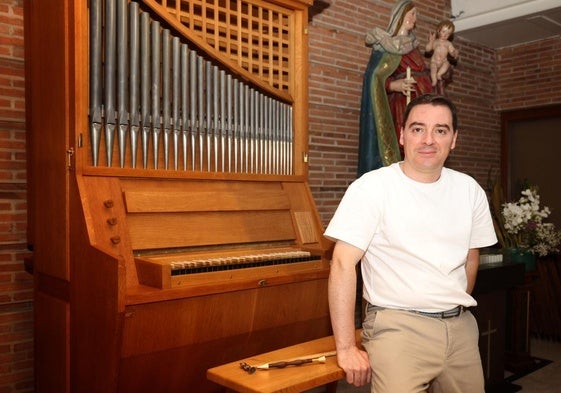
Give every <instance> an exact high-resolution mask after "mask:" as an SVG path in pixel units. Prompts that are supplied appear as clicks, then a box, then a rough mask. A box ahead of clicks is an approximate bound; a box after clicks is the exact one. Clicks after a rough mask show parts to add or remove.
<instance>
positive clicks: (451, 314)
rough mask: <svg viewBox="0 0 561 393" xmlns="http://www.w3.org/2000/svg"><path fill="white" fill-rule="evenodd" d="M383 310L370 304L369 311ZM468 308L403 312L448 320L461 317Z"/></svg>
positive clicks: (458, 307)
mask: <svg viewBox="0 0 561 393" xmlns="http://www.w3.org/2000/svg"><path fill="white" fill-rule="evenodd" d="M371 308H374V309H380V310H381V309H383V308H384V307H379V306H374V305H372V304H368V311H369V310H370V309H371ZM467 309H468V308H467V307H464V306H457V307H454V308H453V309H451V310H446V311H440V312H426V311H417V310H403V311H408V312H412V313H415V314H419V315H423V316H425V317H431V318H440V319H446V318H455V317H459V316H460V315H462V313H463V312H464V311H466V310H467Z"/></svg>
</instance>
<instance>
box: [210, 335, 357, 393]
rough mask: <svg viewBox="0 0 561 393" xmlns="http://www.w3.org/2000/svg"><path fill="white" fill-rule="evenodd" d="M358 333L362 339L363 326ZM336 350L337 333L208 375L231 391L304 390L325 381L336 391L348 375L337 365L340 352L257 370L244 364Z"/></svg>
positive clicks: (212, 369)
mask: <svg viewBox="0 0 561 393" xmlns="http://www.w3.org/2000/svg"><path fill="white" fill-rule="evenodd" d="M356 337H357V342H358V343H360V329H359V330H357V331H356ZM334 350H335V341H334V339H333V336H328V337H323V338H320V339H317V340H312V341H307V342H305V343H301V344H297V345H293V346H291V347H286V348H282V349H279V350H276V351H272V352H267V353H263V354H260V355H255V356H252V357H249V358H246V359H240V360H239V361H236V362H232V363H227V364H224V365H222V366H218V367H214V368H211V369H209V370H208V371H207V378H208V379H209V380H211V381H213V382H216V383H218V384H220V385H222V386H224V387H226V388H228V389H229V390H230V391H234V392H239V393H275V392H277V393H281V392H282V393H289V392H303V391H306V390H309V389H313V388H315V387H318V386H323V385H328V386H327V391H328V392H333V393H334V392H335V391H336V388H337V381H338V380H339V379H341V378H343V377H344V376H345V373H344V372H343V370H342V369H341V368H340V367H339V366H338V365H337V358H336V356H329V357H327V358H326V361H325V363H308V364H302V365H300V366H287V367H285V368H271V369H267V370H257V371H255V372H254V373H253V374H250V373H248V372H247V371H244V370H243V369H242V368H241V367H240V363H241V362H245V363H247V364H249V365H251V366H256V365H261V364H265V363H270V362H278V361H282V360H291V359H296V358H310V357H315V356H316V355H318V354H322V353H327V352H332V351H334ZM310 355H311V356H310Z"/></svg>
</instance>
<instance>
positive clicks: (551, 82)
mask: <svg viewBox="0 0 561 393" xmlns="http://www.w3.org/2000/svg"><path fill="white" fill-rule="evenodd" d="M497 60H498V63H497V74H498V78H497V97H496V100H495V105H496V108H497V109H499V110H509V109H515V108H528V107H537V106H547V105H550V104H558V103H559V102H561V77H560V75H561V39H559V37H557V38H551V39H547V40H542V41H539V42H535V43H532V44H529V45H525V46H518V47H511V48H504V49H501V50H499V51H498V54H497Z"/></svg>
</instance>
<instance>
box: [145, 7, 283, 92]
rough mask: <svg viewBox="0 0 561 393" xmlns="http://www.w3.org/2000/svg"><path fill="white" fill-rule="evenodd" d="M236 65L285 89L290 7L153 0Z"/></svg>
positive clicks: (278, 87)
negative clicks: (288, 8)
mask: <svg viewBox="0 0 561 393" xmlns="http://www.w3.org/2000/svg"><path fill="white" fill-rule="evenodd" d="M156 2H157V3H158V4H160V5H161V6H162V7H164V8H165V9H166V10H167V12H168V13H169V14H171V15H173V16H174V17H175V18H176V19H177V20H178V21H179V22H181V23H182V24H183V25H184V26H185V27H187V28H188V29H190V30H191V31H194V32H196V33H197V34H199V35H200V37H201V38H202V39H203V40H204V41H205V42H206V43H208V44H209V45H210V46H212V47H213V48H214V49H216V50H217V51H219V52H220V53H223V54H225V55H226V56H227V57H228V58H229V59H231V60H232V61H233V62H235V63H237V64H238V66H240V67H242V68H244V69H245V70H247V71H248V72H250V73H251V74H253V75H255V76H257V77H258V78H260V79H261V80H263V81H264V82H266V83H268V84H269V85H271V86H273V87H275V88H277V89H279V90H282V91H286V92H289V91H290V86H289V84H290V73H291V70H292V63H291V55H290V53H291V45H293V42H294V40H293V38H292V34H293V31H294V29H293V23H294V21H293V11H291V10H287V9H284V8H282V7H278V6H274V5H271V4H263V3H262V2H253V1H248V0H242V1H238V0H190V1H177V0H157V1H156Z"/></svg>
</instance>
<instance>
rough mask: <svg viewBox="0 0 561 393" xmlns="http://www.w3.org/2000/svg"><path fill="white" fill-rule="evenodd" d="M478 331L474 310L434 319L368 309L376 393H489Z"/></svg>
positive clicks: (366, 330)
mask: <svg viewBox="0 0 561 393" xmlns="http://www.w3.org/2000/svg"><path fill="white" fill-rule="evenodd" d="M478 339H479V331H478V328H477V322H476V321H475V318H474V316H473V315H472V314H471V312H469V311H464V312H462V313H461V314H460V315H459V316H457V317H453V318H445V319H441V318H433V317H429V316H423V315H419V314H415V313H413V312H409V311H401V310H391V309H379V308H376V307H372V306H369V307H368V309H367V311H366V315H365V319H364V323H363V332H362V344H363V345H364V348H365V349H366V351H367V352H368V357H369V359H370V366H371V368H372V390H371V391H372V393H421V392H431V393H484V391H485V390H484V378H483V369H482V367H481V358H480V356H479V348H478Z"/></svg>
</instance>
